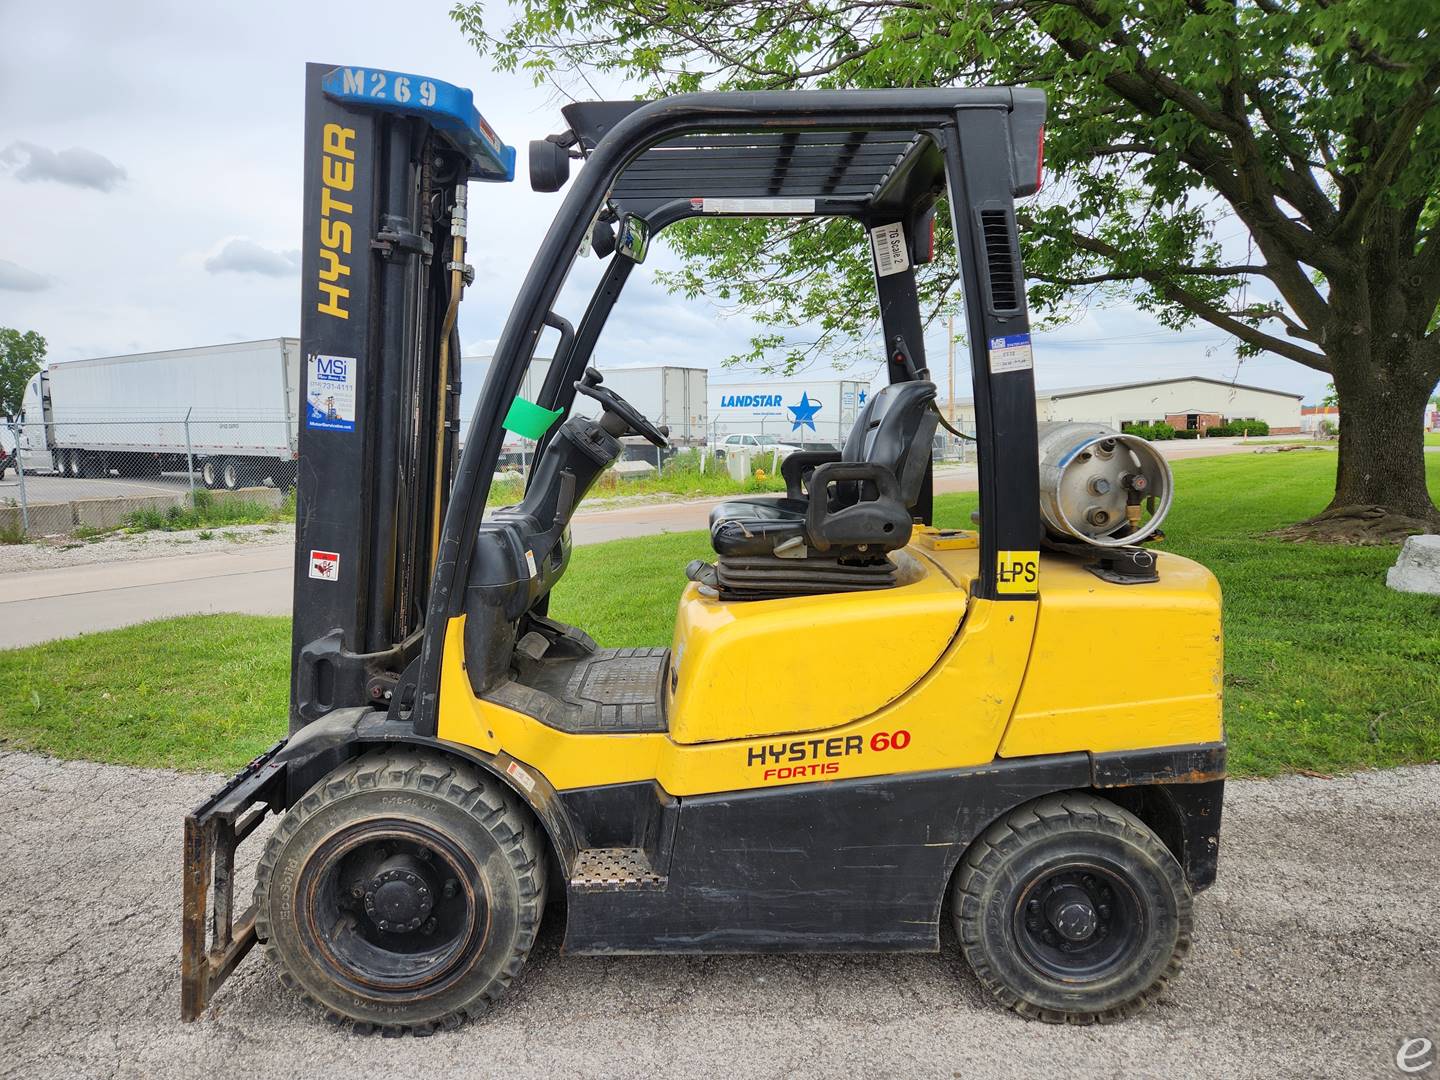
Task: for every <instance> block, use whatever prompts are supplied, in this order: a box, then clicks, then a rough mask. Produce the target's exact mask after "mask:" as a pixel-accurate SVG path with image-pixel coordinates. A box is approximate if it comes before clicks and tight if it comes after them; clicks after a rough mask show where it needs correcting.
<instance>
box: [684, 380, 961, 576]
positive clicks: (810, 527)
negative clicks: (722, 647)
mask: <svg viewBox="0 0 1440 1080" xmlns="http://www.w3.org/2000/svg"><path fill="white" fill-rule="evenodd" d="M934 401H935V384H934V383H932V382H929V381H926V380H912V381H909V382H902V383H894V384H892V385H890V386H886V387H885V388H883V389H882V390H880V391H879V392H877V393H876V394H874V395H873V396H872V397H871V398H870V400H869V401H868V402H867V403H866V404H865V408H864V409H863V410H862V411H861V413H860V416H859V417H858V418H857V419H856V421H855V426H854V427H853V428H852V429H851V431H850V435H849V437H848V438H847V439H846V440H845V446H844V448H843V449H842V450H841V451H840V452H839V453H835V452H834V451H824V452H821V451H800V452H797V453H794V454H791V455H790V456H789V457H788V458H786V459H785V461H784V463H783V464H782V466H781V473H782V474H783V475H784V477H785V487H786V493H785V495H784V496H757V497H751V498H743V499H730V500H727V501H726V502H723V503H721V504H720V505H719V506H717V507H715V509H713V510H712V511H711V512H710V542H711V545H712V546H713V547H714V549H715V553H716V555H718V556H719V559H718V560H717V564H716V565H715V566H710V565H708V564H706V563H702V562H699V561H697V562H694V563H691V565H690V568H689V570H687V575H688V576H689V577H690V578H691V580H694V581H698V582H700V583H701V584H702V585H704V586H709V587H710V588H712V589H714V590H715V591H716V592H717V593H718V594H719V595H720V596H721V597H722V598H723V599H734V600H742V599H765V598H771V597H777V596H800V595H809V594H814V593H825V592H847V591H852V590H856V589H880V588H887V587H889V586H890V585H892V584H894V579H895V567H894V564H892V563H891V562H890V560H889V559H888V558H886V553H887V552H890V551H894V550H897V549H898V548H902V547H904V546H905V545H906V544H907V543H908V542H909V540H910V526H911V523H912V520H913V518H912V508H913V507H914V505H915V503H916V502H917V501H918V500H919V498H920V487H921V485H922V484H923V483H924V481H925V470H926V468H927V466H928V465H929V463H930V444H931V440H932V438H933V436H934V434H935V426H936V418H937V414H936V412H935V410H934V408H933V404H934Z"/></svg>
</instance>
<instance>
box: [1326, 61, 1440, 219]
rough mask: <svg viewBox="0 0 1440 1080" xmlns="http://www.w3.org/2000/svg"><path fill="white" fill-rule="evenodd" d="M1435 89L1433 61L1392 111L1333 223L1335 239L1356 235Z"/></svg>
mask: <svg viewBox="0 0 1440 1080" xmlns="http://www.w3.org/2000/svg"><path fill="white" fill-rule="evenodd" d="M1437 89H1440V64H1435V65H1433V66H1432V67H1431V68H1430V70H1429V71H1427V72H1426V73H1425V77H1424V78H1423V79H1421V80H1420V82H1418V83H1416V84H1415V90H1414V92H1413V93H1412V94H1411V95H1410V97H1409V98H1407V99H1406V100H1405V103H1404V104H1403V105H1401V106H1400V108H1399V109H1398V110H1397V111H1396V112H1395V114H1394V117H1395V119H1394V122H1393V123H1392V124H1391V126H1390V134H1389V135H1388V136H1387V137H1386V139H1385V143H1384V145H1383V146H1381V148H1380V152H1379V153H1378V154H1376V155H1375V160H1374V162H1373V163H1372V164H1371V165H1370V167H1369V168H1367V169H1366V170H1365V172H1364V174H1363V179H1362V182H1361V184H1360V188H1359V190H1358V191H1357V192H1356V193H1355V200H1354V202H1352V203H1351V204H1350V206H1349V207H1348V208H1347V209H1346V211H1345V213H1344V215H1343V216H1342V217H1341V219H1340V222H1339V224H1337V225H1336V226H1335V240H1336V242H1337V243H1342V244H1343V243H1348V242H1350V241H1352V240H1354V239H1356V238H1357V237H1358V236H1359V235H1360V230H1361V229H1362V228H1364V225H1365V222H1366V219H1367V218H1368V217H1369V216H1370V211H1371V209H1372V208H1373V207H1374V205H1375V203H1376V201H1377V200H1378V199H1379V198H1380V196H1381V195H1383V194H1384V193H1385V191H1386V189H1387V188H1389V186H1390V184H1391V182H1392V181H1393V180H1394V179H1395V172H1396V170H1397V169H1399V167H1400V165H1401V163H1402V162H1403V161H1404V160H1405V158H1406V156H1407V155H1408V154H1409V153H1410V142H1411V140H1412V139H1414V137H1415V131H1416V129H1417V128H1418V127H1419V126H1420V121H1421V120H1422V119H1423V118H1424V116H1425V114H1426V113H1427V112H1429V111H1430V109H1431V107H1432V106H1434V104H1435V102H1436V100H1437V94H1436V91H1437Z"/></svg>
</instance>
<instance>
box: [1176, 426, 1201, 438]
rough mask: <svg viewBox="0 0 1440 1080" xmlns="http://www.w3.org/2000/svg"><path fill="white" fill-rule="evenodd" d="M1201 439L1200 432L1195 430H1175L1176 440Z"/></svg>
mask: <svg viewBox="0 0 1440 1080" xmlns="http://www.w3.org/2000/svg"><path fill="white" fill-rule="evenodd" d="M1199 437H1200V432H1198V431H1194V430H1192V429H1190V428H1176V429H1175V438H1177V439H1198V438H1199Z"/></svg>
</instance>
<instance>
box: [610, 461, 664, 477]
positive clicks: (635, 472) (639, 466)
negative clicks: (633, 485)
mask: <svg viewBox="0 0 1440 1080" xmlns="http://www.w3.org/2000/svg"><path fill="white" fill-rule="evenodd" d="M615 475H616V476H618V477H620V479H622V480H637V479H640V478H642V477H646V476H654V475H655V466H654V465H652V464H651V463H650V462H648V461H640V460H631V461H617V462H616V463H615Z"/></svg>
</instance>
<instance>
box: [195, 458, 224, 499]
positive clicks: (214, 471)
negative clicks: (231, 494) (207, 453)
mask: <svg viewBox="0 0 1440 1080" xmlns="http://www.w3.org/2000/svg"><path fill="white" fill-rule="evenodd" d="M200 482H201V483H202V484H204V485H205V486H206V487H207V488H210V489H211V490H212V491H213V490H214V489H215V488H218V487H219V486H220V459H219V458H213V457H207V458H206V459H205V460H204V461H202V462H201V463H200Z"/></svg>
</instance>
